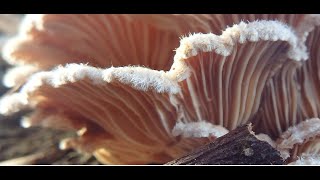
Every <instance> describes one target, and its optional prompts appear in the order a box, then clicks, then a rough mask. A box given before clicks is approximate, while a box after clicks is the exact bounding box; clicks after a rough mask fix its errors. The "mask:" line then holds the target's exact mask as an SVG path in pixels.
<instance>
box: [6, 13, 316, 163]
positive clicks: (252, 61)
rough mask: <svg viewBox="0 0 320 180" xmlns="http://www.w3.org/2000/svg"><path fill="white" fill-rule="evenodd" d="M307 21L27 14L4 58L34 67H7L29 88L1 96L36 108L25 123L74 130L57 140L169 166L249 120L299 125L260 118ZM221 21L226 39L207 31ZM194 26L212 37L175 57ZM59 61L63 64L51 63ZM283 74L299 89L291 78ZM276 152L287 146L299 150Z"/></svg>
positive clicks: (110, 158) (300, 51)
mask: <svg viewBox="0 0 320 180" xmlns="http://www.w3.org/2000/svg"><path fill="white" fill-rule="evenodd" d="M259 19H279V20H280V21H283V22H285V23H288V24H289V25H291V26H293V28H291V27H289V26H287V25H285V24H284V23H281V22H279V21H265V20H261V21H253V20H259ZM306 19H307V18H306V16H305V15H277V16H275V15H268V16H267V15H261V16H256V15H243V16H233V15H231V16H229V15H153V16H147V15H80V16H78V15H41V16H39V15H36V16H28V17H27V18H26V19H25V21H24V23H23V25H22V26H21V30H20V33H19V35H18V36H17V37H16V38H14V39H12V40H11V41H10V42H9V43H8V44H7V45H6V47H5V51H4V57H5V58H6V59H7V60H8V62H10V63H12V64H20V65H23V66H22V67H21V68H22V69H23V68H28V67H30V71H26V72H30V73H25V74H23V73H21V74H19V73H16V72H19V69H17V70H12V71H11V72H12V73H11V74H12V75H8V76H7V81H8V83H7V84H8V86H16V85H19V84H21V83H24V82H25V81H26V84H24V85H23V87H22V88H21V90H20V91H19V92H17V93H13V94H9V95H8V96H5V97H4V98H3V99H2V100H1V103H0V107H1V108H0V110H1V112H2V113H4V114H9V113H13V112H15V111H18V110H20V109H23V108H27V107H28V108H30V107H31V108H33V109H35V110H34V112H33V113H31V114H30V115H29V116H27V117H25V118H24V120H23V125H24V126H25V127H29V126H36V125H41V126H45V127H55V128H62V129H71V130H75V131H77V132H78V135H79V137H78V138H76V139H66V140H63V141H62V143H61V148H70V147H73V148H76V149H78V150H80V151H85V152H90V153H93V154H94V155H95V156H96V157H97V158H98V159H99V160H100V161H101V162H103V163H113V164H144V163H150V162H153V163H164V162H167V161H169V160H172V159H173V158H176V157H179V156H181V155H183V154H185V153H186V152H189V151H191V150H192V149H194V148H196V147H198V146H200V145H203V144H205V143H207V142H209V141H212V140H214V139H215V138H216V137H219V136H221V135H224V134H226V133H227V132H228V130H232V129H235V128H236V127H237V126H239V125H242V124H246V123H248V122H254V125H255V124H256V125H258V126H257V129H258V132H263V133H266V134H267V135H271V136H272V137H280V134H281V133H283V132H284V131H285V130H287V129H288V128H289V127H290V126H294V125H297V123H298V122H300V121H295V120H294V119H293V120H290V121H294V122H293V123H289V124H285V128H283V129H281V131H279V130H278V129H277V128H279V125H277V120H278V119H281V118H275V119H272V118H267V119H266V120H265V119H264V118H265V117H266V116H265V114H266V112H267V111H266V110H264V109H265V108H267V107H268V105H269V104H270V103H269V101H274V99H272V98H271V99H270V96H271V95H270V88H271V89H272V88H274V87H276V92H278V91H279V90H278V88H277V87H278V86H275V85H274V86H273V84H272V83H275V84H277V83H279V82H282V81H284V79H281V78H282V77H285V78H287V79H290V78H294V77H295V76H296V74H295V73H294V70H296V69H297V68H298V67H299V64H302V63H301V61H302V60H306V59H307V57H308V54H307V52H306V49H307V48H306V46H305V45H304V43H302V42H304V40H303V39H304V38H305V33H304V32H305V30H303V29H301V28H300V27H302V25H303V24H304V23H305V21H306ZM241 20H250V21H253V22H248V23H245V22H241ZM234 23H235V25H233V24H234ZM232 25H233V26H232ZM228 26H232V27H230V28H227V27H228ZM225 28H227V29H225ZM222 29H225V31H223V33H222V34H221V35H215V34H211V33H208V32H210V31H211V32H216V33H217V34H220V31H221V30H222ZM189 32H204V33H208V34H201V33H194V34H190V35H189V36H188V37H184V38H182V39H181V41H180V47H179V48H177V49H176V54H175V56H174V58H173V60H174V61H172V60H171V59H172V57H173V54H174V52H173V49H174V48H175V47H177V44H178V37H180V36H181V35H182V34H185V33H189ZM71 35H72V36H71ZM57 37H59V38H57ZM119 42H121V43H124V44H123V45H121V46H120V44H119ZM68 63H71V64H68ZM83 63H86V64H83ZM59 64H62V65H63V66H58V67H55V66H57V65H59ZM65 64H66V65H65ZM127 65H131V66H127ZM138 65H139V66H142V67H139V66H138ZM123 66H124V67H123ZM53 67H55V68H54V69H52V70H51V68H53ZM37 71H40V72H37ZM34 72H37V73H35V74H33V73H34ZM8 74H10V73H8ZM30 74H33V75H32V76H31V77H30V78H29V75H30ZM279 77H280V80H281V81H280V80H277V79H278V78H279ZM287 79H285V80H287ZM10 82H11V83H12V84H10ZM286 82H287V83H288V85H287V86H288V87H290V88H293V91H294V90H295V89H294V86H295V84H293V85H292V84H290V83H291V81H289V80H288V81H286ZM272 92H273V91H272ZM278 93H280V94H281V93H282V91H280V92H278ZM272 97H273V95H272ZM288 97H289V96H288ZM288 99H289V98H288ZM276 100H278V99H276ZM291 101H295V99H292V100H291V99H290V102H291ZM268 103H269V104H268ZM279 104H281V103H279ZM272 105H274V104H272ZM274 107H275V106H273V108H274ZM290 108H291V109H293V110H292V111H294V108H295V107H289V108H288V107H287V106H283V109H281V112H282V113H286V112H287V111H288V110H287V109H290ZM291 109H290V111H291ZM277 114H278V113H270V116H276V115H277ZM290 118H291V116H289V117H287V119H290ZM302 120H305V119H302ZM302 120H301V121H302ZM286 122H287V121H286ZM286 122H281V123H286ZM307 122H310V121H307ZM311 122H313V121H311ZM315 123H318V121H315ZM302 125H303V124H302ZM274 131H276V132H277V133H278V134H276V133H274ZM288 131H290V130H288ZM262 136H265V137H268V136H266V135H261V137H262ZM308 137H309V136H308ZM268 140H269V141H270V143H271V144H272V143H275V142H271V141H272V140H271V139H268ZM285 140H287V139H286V138H284V141H285ZM276 146H278V144H276V143H275V147H276ZM278 148H279V150H283V149H285V150H284V151H285V152H288V151H290V149H292V148H294V147H291V146H290V148H283V147H281V146H279V147H278ZM290 153H291V152H289V155H290Z"/></svg>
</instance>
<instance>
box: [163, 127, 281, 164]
mask: <svg viewBox="0 0 320 180" xmlns="http://www.w3.org/2000/svg"><path fill="white" fill-rule="evenodd" d="M283 163H284V162H283V160H282V158H281V156H280V153H279V152H278V151H277V150H276V149H274V148H273V147H272V146H271V145H270V144H269V143H267V142H266V141H262V140H259V139H258V138H257V137H256V136H255V135H254V133H253V132H252V126H251V124H249V125H245V126H241V127H239V128H237V129H235V130H233V131H230V132H229V133H228V134H226V135H224V136H222V137H220V138H217V139H216V140H215V141H213V142H211V143H209V144H207V145H204V146H202V147H200V148H198V149H196V150H195V151H193V152H191V153H190V154H188V155H186V156H183V157H181V158H179V159H176V160H173V161H171V162H169V163H167V164H166V165H210V164H211V165H213V164H224V165H228V164H229V165H232V164H234V165H239V164H248V165H249V164H278V165H281V164H283Z"/></svg>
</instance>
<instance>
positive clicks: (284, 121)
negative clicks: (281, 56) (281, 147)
mask: <svg viewBox="0 0 320 180" xmlns="http://www.w3.org/2000/svg"><path fill="white" fill-rule="evenodd" d="M319 25H320V16H319V15H307V16H306V17H305V19H304V21H302V22H301V26H299V27H297V28H296V31H297V32H298V35H299V41H300V45H299V46H300V47H302V46H304V45H302V44H305V47H306V49H307V50H308V51H309V57H308V59H307V61H304V62H301V63H295V62H293V61H290V62H288V63H286V64H285V65H284V66H283V67H282V69H281V70H280V71H279V73H278V74H276V75H275V76H274V77H273V78H272V80H271V81H270V82H269V83H268V84H267V86H266V90H265V92H264V95H263V97H264V98H263V100H262V101H263V103H262V106H261V109H260V110H261V111H260V113H259V115H257V118H256V119H259V121H260V122H259V123H261V126H262V127H261V128H259V129H260V130H261V131H263V132H264V133H267V134H269V135H270V136H272V137H278V136H279V135H280V134H281V133H282V132H284V131H285V130H287V129H288V128H289V127H291V126H295V125H297V124H298V123H299V122H301V121H304V120H306V119H309V118H314V117H319V115H320V109H319V108H320V94H319V92H318V89H319V88H320V79H319V75H318V71H319V62H318V61H319V60H320V58H319V55H318V54H319V52H318V49H319V45H318V42H319V40H320V36H319V35H320V26H319ZM302 48H303V49H304V47H302Z"/></svg>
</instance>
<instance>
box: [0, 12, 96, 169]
mask: <svg viewBox="0 0 320 180" xmlns="http://www.w3.org/2000/svg"><path fill="white" fill-rule="evenodd" d="M23 17H24V15H23V14H13V15H12V14H1V15H0V48H1V50H2V47H3V44H4V43H5V42H6V40H7V39H9V38H10V37H13V36H14V35H15V34H16V33H17V31H18V28H19V24H20V22H21V20H22V19H23ZM1 52H2V51H1ZM9 67H10V65H8V64H7V63H6V62H5V61H4V60H3V58H2V54H1V56H0V80H1V81H0V96H2V95H4V94H5V93H10V92H9V89H8V88H6V87H5V86H4V85H3V83H2V79H3V75H4V74H5V72H6V70H7V69H8V68H9ZM27 113H28V112H20V113H17V114H14V115H12V116H9V117H4V116H2V115H0V165H26V164H36V165H40V164H41V165H49V164H52V165H78V164H82V165H96V164H99V163H98V162H97V161H96V160H95V158H94V157H93V156H91V155H86V154H80V153H78V152H76V151H73V150H67V151H61V150H60V149H59V140H61V139H63V137H70V136H73V134H72V133H71V132H65V131H64V132H62V131H57V130H53V129H44V128H36V127H32V128H27V129H25V128H22V127H21V125H20V120H21V118H22V117H23V116H24V115H25V114H27Z"/></svg>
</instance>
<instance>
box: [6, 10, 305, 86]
mask: <svg viewBox="0 0 320 180" xmlns="http://www.w3.org/2000/svg"><path fill="white" fill-rule="evenodd" d="M303 17H304V15H281V14H277V15H272V14H271V15H263V14H262V15H257V14H251V15H219V14H218V15H213V14H203V15H202V14H196V15H195V14H185V15H169V14H168V15H164V14H161V15H159V14H158V15H157V14H155V15H70V14H69V15H53V14H50V15H40V14H36V15H27V16H26V18H25V19H24V21H23V23H22V25H21V27H20V30H19V34H18V35H17V36H16V37H15V38H13V39H11V40H10V42H9V43H7V44H6V46H5V48H4V51H3V55H4V57H5V59H6V60H7V61H8V62H9V63H11V64H19V65H23V64H28V66H29V67H30V65H34V66H35V67H34V68H33V69H38V71H39V70H41V69H50V68H53V67H54V66H56V65H58V64H62V65H64V64H66V63H88V64H89V65H91V66H96V67H103V68H107V67H110V66H112V65H113V66H124V65H144V66H146V67H149V68H152V69H157V70H168V69H169V68H170V66H171V64H172V61H171V59H172V57H173V54H174V52H173V49H174V48H175V47H177V46H178V44H179V39H178V38H179V37H180V36H182V35H185V34H188V33H193V32H202V33H210V32H213V33H215V34H220V33H221V31H222V30H224V29H226V28H227V27H229V26H232V25H234V24H238V23H240V22H241V21H242V20H243V21H254V20H262V19H264V20H279V21H282V22H285V23H288V24H290V25H292V26H293V27H296V26H297V25H298V24H299V23H300V21H301V19H303ZM57 37H59V38H57ZM123 52H126V53H123ZM29 67H26V68H29ZM8 76H9V77H8ZM7 77H8V78H7V79H15V80H19V81H23V80H25V79H27V77H28V76H27V74H25V73H24V74H23V73H16V74H15V73H10V75H7ZM16 82H17V81H16ZM6 84H8V83H6ZM8 85H9V84H8ZM13 85H19V84H14V83H11V84H10V87H11V86H13Z"/></svg>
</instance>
